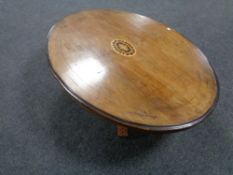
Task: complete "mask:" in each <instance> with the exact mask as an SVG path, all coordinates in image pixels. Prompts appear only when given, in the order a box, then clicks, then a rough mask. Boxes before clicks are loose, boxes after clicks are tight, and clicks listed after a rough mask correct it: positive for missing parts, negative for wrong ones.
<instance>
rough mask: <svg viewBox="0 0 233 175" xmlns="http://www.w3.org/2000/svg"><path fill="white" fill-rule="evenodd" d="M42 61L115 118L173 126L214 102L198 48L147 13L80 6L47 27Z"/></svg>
mask: <svg viewBox="0 0 233 175" xmlns="http://www.w3.org/2000/svg"><path fill="white" fill-rule="evenodd" d="M48 52H49V61H50V64H51V68H52V70H53V72H54V75H55V76H56V77H57V78H58V80H59V81H60V82H61V84H62V85H63V87H64V88H65V89H66V90H67V91H68V92H69V93H70V94H71V95H72V96H73V97H75V98H76V99H77V100H78V101H80V102H81V103H82V104H84V105H85V106H87V107H88V108H89V109H91V110H93V111H95V112H97V113H99V114H101V115H102V116H104V117H106V118H108V119H111V120H113V121H115V122H117V123H120V124H123V125H126V126H131V127H136V128H139V129H145V130H153V131H167V130H178V129H184V128H188V127H191V126H193V125H195V124H197V123H199V122H200V121H202V120H203V119H204V118H205V117H206V116H207V114H208V113H209V112H210V111H211V110H212V109H213V106H214V104H215V102H216V99H217V96H218V85H217V80H216V77H215V74H214V71H213V69H212V68H211V66H210V65H209V63H208V60H207V58H206V57H205V55H204V54H203V53H202V52H201V51H200V50H199V49H198V48H197V47H196V46H195V45H193V44H192V43H191V42H190V41H189V40H187V39H185V38H184V37H183V36H182V35H181V34H179V33H177V32H176V31H175V30H174V29H171V28H169V27H167V26H165V25H163V24H161V23H159V22H157V21H154V20H152V19H150V18H148V17H145V16H142V15H138V14H133V13H127V12H120V11H113V10H93V11H83V12H80V13H76V14H72V15H70V16H67V17H65V18H64V19H62V20H61V21H60V22H58V23H57V24H56V25H54V27H53V28H52V29H51V31H50V32H49V42H48Z"/></svg>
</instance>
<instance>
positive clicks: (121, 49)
mask: <svg viewBox="0 0 233 175" xmlns="http://www.w3.org/2000/svg"><path fill="white" fill-rule="evenodd" d="M111 45H112V48H113V50H114V51H115V52H116V53H118V54H120V55H124V56H132V55H134V54H135V52H136V50H135V49H134V47H133V46H132V45H131V44H130V43H129V42H127V41H124V40H120V39H115V40H113V41H112V42H111Z"/></svg>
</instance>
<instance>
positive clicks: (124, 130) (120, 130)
mask: <svg viewBox="0 0 233 175" xmlns="http://www.w3.org/2000/svg"><path fill="white" fill-rule="evenodd" d="M117 136H119V137H127V136H128V127H126V126H123V125H119V124H118V125H117Z"/></svg>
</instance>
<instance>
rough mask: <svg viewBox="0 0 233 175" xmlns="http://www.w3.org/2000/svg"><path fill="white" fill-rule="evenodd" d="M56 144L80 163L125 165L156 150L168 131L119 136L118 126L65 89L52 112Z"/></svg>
mask: <svg viewBox="0 0 233 175" xmlns="http://www.w3.org/2000/svg"><path fill="white" fill-rule="evenodd" d="M50 117H51V120H50V123H51V129H52V131H53V132H52V133H53V139H54V140H55V144H56V146H57V147H58V148H59V149H60V150H62V151H64V152H65V153H66V154H69V156H73V158H74V159H76V160H77V161H78V162H79V161H82V162H87V163H91V162H92V163H95V164H101V165H105V164H111V163H114V164H117V163H120V164H122V163H123V162H125V161H130V160H131V159H134V158H135V157H143V156H146V155H148V154H149V153H150V151H151V150H152V149H157V148H158V147H159V145H160V144H161V143H162V142H163V140H164V139H166V138H167V137H168V135H167V134H155V133H153V134H151V133H148V132H140V131H139V130H135V129H130V130H129V137H117V135H116V127H115V125H114V124H113V123H112V122H110V121H108V120H105V119H103V118H102V117H100V116H97V114H94V113H92V112H90V111H87V110H86V109H84V108H83V107H81V106H80V104H79V103H78V102H77V101H76V100H75V99H73V98H71V97H70V96H69V95H68V94H67V93H66V92H65V91H64V92H63V93H62V94H61V96H60V97H59V100H58V101H57V105H56V110H54V111H53V113H51V114H50Z"/></svg>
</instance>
